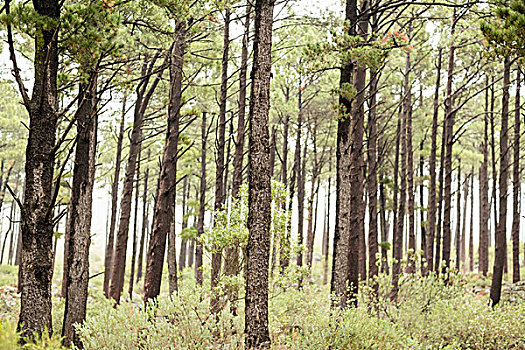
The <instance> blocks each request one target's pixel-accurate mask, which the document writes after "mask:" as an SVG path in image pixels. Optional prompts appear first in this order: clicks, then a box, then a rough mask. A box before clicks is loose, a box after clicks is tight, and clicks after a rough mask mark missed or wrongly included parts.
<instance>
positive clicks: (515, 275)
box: [512, 67, 521, 283]
mask: <svg viewBox="0 0 525 350" xmlns="http://www.w3.org/2000/svg"><path fill="white" fill-rule="evenodd" d="M514 106H515V107H514V147H513V151H514V159H513V160H514V162H513V163H514V164H513V169H512V188H513V190H512V281H513V282H514V283H516V282H518V281H519V280H520V206H519V199H520V193H521V191H520V187H521V186H520V185H521V183H520V69H519V67H518V68H517V69H516V99H515V105H514Z"/></svg>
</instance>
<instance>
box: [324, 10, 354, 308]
mask: <svg viewBox="0 0 525 350" xmlns="http://www.w3.org/2000/svg"><path fill="white" fill-rule="evenodd" d="M345 20H347V21H348V22H349V25H348V30H347V34H348V35H355V34H356V30H355V26H356V23H357V1H356V0H347V2H346V8H345ZM353 75H354V64H353V63H352V62H351V61H349V62H344V65H343V67H342V68H341V77H340V80H339V88H340V89H342V90H348V89H349V88H350V86H351V84H352V82H353ZM339 106H340V108H341V112H340V113H341V115H340V116H338V119H337V148H336V164H337V165H336V209H335V211H336V214H335V215H336V218H335V232H334V249H333V259H332V281H331V284H330V292H331V293H333V294H335V296H336V299H335V300H334V305H336V306H339V307H345V306H346V305H347V301H348V291H349V290H348V288H347V287H348V286H350V288H351V291H352V294H353V293H354V292H356V286H357V284H358V282H359V281H358V278H357V277H358V276H357V263H358V261H357V259H358V256H357V252H358V246H357V242H356V240H355V239H352V240H351V239H350V235H351V230H350V201H351V190H350V183H351V182H350V174H351V162H350V157H351V149H350V148H351V130H352V129H351V127H352V125H351V122H352V121H351V118H350V113H351V111H352V103H351V101H350V100H349V99H347V97H346V96H345V94H340V95H339ZM356 238H357V237H356ZM349 252H351V253H352V256H353V257H355V258H354V259H352V264H353V263H354V261H355V264H354V266H352V269H353V273H352V276H353V278H352V280H350V281H349V280H348V277H349V272H350V266H349V264H350V260H349Z"/></svg>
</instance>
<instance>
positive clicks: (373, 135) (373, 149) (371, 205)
mask: <svg viewBox="0 0 525 350" xmlns="http://www.w3.org/2000/svg"><path fill="white" fill-rule="evenodd" d="M377 74H378V73H377V71H376V70H373V71H371V72H370V91H369V94H370V111H369V114H368V150H367V151H368V152H367V158H368V179H367V182H366V184H367V192H368V218H369V219H368V220H369V222H368V278H370V280H373V278H374V277H375V276H377V274H378V269H379V267H378V265H377V257H376V255H377V252H378V245H377V244H378V237H377V236H378V235H377V231H378V230H377V110H376V99H377V83H378V75H377ZM377 287H378V285H377V283H374V289H375V290H376V291H377Z"/></svg>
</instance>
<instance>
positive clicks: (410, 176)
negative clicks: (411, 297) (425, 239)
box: [405, 52, 416, 273]
mask: <svg viewBox="0 0 525 350" xmlns="http://www.w3.org/2000/svg"><path fill="white" fill-rule="evenodd" d="M407 68H408V71H407V74H406V79H409V75H410V69H412V68H411V63H410V52H409V53H407ZM410 89H411V86H410V84H409V83H408V81H407V90H406V92H405V93H406V94H407V96H406V112H405V113H406V119H407V120H406V123H407V125H406V143H407V144H406V148H407V150H406V157H407V172H406V177H407V195H408V198H407V199H408V201H407V205H408V207H407V210H408V253H407V259H408V265H407V271H408V272H409V273H415V272H416V259H415V257H416V227H415V211H416V210H415V206H416V205H415V195H414V151H413V147H412V93H411V92H410Z"/></svg>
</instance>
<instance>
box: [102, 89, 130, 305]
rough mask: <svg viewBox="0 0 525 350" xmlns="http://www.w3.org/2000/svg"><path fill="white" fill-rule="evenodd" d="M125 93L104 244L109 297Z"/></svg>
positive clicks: (106, 289) (105, 279)
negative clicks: (105, 242) (105, 241)
mask: <svg viewBox="0 0 525 350" xmlns="http://www.w3.org/2000/svg"><path fill="white" fill-rule="evenodd" d="M126 100H127V94H124V97H123V99H122V116H121V119H120V127H119V132H118V138H117V152H116V153H117V154H116V159H115V174H114V175H113V185H112V187H111V217H110V224H109V235H108V241H107V244H106V254H105V257H104V295H105V296H106V298H109V281H110V279H111V269H112V268H113V246H114V243H115V223H116V221H117V205H118V184H119V180H120V168H121V163H122V142H123V139H124V121H125V114H126Z"/></svg>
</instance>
